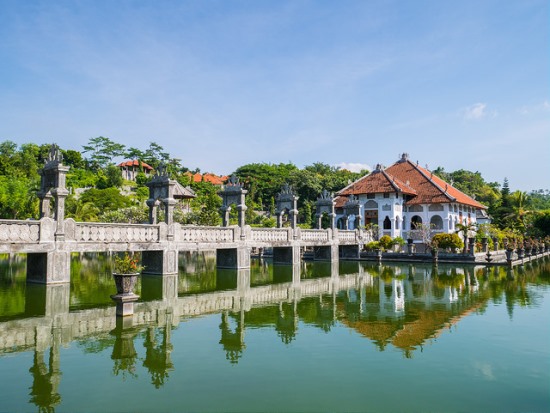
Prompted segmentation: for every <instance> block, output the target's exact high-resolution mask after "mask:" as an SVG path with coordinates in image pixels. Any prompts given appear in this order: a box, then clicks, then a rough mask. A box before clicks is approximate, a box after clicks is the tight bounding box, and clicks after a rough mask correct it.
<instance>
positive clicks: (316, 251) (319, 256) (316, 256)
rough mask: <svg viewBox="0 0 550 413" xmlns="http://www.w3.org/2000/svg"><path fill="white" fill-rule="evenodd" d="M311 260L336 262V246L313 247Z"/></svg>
mask: <svg viewBox="0 0 550 413" xmlns="http://www.w3.org/2000/svg"><path fill="white" fill-rule="evenodd" d="M313 260H314V261H332V262H334V261H335V262H338V260H339V251H338V245H327V246H315V247H313Z"/></svg>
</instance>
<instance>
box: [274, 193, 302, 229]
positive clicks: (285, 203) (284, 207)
mask: <svg viewBox="0 0 550 413" xmlns="http://www.w3.org/2000/svg"><path fill="white" fill-rule="evenodd" d="M275 207H276V215H277V227H278V228H282V226H283V216H284V214H285V213H288V216H289V220H290V226H291V227H292V228H296V223H297V217H298V197H297V196H296V195H295V194H294V192H293V190H292V188H291V187H290V185H288V184H284V185H283V187H282V189H281V192H279V193H278V194H277V196H276V198H275Z"/></svg>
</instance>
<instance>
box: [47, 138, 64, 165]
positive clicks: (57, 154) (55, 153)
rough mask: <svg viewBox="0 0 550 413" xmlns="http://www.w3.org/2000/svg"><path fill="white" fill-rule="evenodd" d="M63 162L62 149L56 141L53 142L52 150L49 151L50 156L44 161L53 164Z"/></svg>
mask: <svg viewBox="0 0 550 413" xmlns="http://www.w3.org/2000/svg"><path fill="white" fill-rule="evenodd" d="M61 162H63V155H62V154H61V150H60V149H59V146H57V145H56V144H55V143H52V146H50V152H48V157H47V158H46V160H45V161H44V163H45V164H51V163H61Z"/></svg>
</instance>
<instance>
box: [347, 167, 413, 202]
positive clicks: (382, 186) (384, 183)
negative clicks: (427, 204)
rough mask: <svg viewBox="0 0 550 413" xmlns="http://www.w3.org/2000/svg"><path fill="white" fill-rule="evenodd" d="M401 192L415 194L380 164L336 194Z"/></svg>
mask: <svg viewBox="0 0 550 413" xmlns="http://www.w3.org/2000/svg"><path fill="white" fill-rule="evenodd" d="M391 192H402V193H404V194H406V195H416V190H414V188H411V187H410V186H409V185H407V184H405V183H403V182H402V181H401V180H399V179H397V178H395V177H393V176H392V175H390V174H389V173H388V172H387V171H385V170H383V169H382V168H381V167H380V166H377V169H376V170H374V171H373V172H372V173H370V174H369V175H366V176H364V177H362V178H360V179H358V180H357V181H355V182H354V183H352V184H350V185H348V186H347V187H345V188H344V189H342V190H341V191H339V192H338V195H352V194H353V195H359V194H372V193H376V194H384V193H391Z"/></svg>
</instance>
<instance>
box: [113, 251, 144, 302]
mask: <svg viewBox="0 0 550 413" xmlns="http://www.w3.org/2000/svg"><path fill="white" fill-rule="evenodd" d="M143 268H144V267H143V266H142V265H139V260H138V258H136V257H135V255H134V253H133V252H132V253H129V252H128V251H126V252H124V254H122V255H117V256H115V259H114V266H113V278H114V280H115V284H116V291H117V295H132V294H133V293H134V287H135V285H136V281H137V277H138V275H139V273H140V272H141V271H142V270H143Z"/></svg>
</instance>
